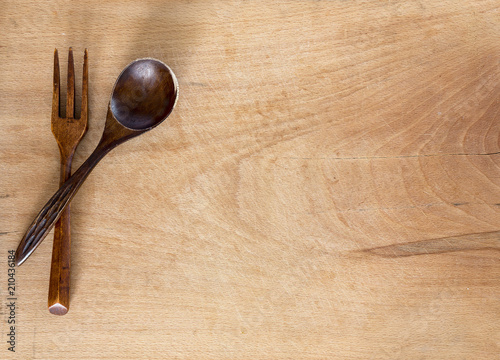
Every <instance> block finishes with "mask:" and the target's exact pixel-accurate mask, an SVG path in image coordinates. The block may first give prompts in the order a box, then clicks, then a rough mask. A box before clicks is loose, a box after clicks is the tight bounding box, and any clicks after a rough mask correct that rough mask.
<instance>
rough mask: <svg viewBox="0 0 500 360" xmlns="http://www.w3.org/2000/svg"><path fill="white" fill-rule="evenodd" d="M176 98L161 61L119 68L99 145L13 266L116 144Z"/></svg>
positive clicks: (155, 120) (43, 214) (164, 113)
mask: <svg viewBox="0 0 500 360" xmlns="http://www.w3.org/2000/svg"><path fill="white" fill-rule="evenodd" d="M177 97H178V83H177V79H176V77H175V75H174V73H173V72H172V70H170V68H169V67H168V66H167V65H165V64H164V63H162V62H161V61H158V60H155V59H139V60H136V61H134V62H132V63H130V64H129V65H128V66H127V67H126V68H125V69H124V70H123V71H122V73H121V74H120V76H119V77H118V79H117V80H116V83H115V86H114V88H113V92H112V95H111V101H110V103H109V106H108V114H107V116H106V125H105V127H104V132H103V134H102V137H101V140H100V141H99V144H98V145H97V147H96V149H95V150H94V152H93V153H92V154H91V155H90V156H89V158H88V159H87V160H86V161H85V162H84V163H83V164H82V165H81V166H80V168H79V169H78V170H77V171H76V172H75V173H74V174H73V175H72V176H71V177H70V178H69V179H68V180H67V181H66V182H65V183H64V184H63V185H62V186H61V187H60V188H59V190H57V192H56V193H55V194H54V195H53V196H52V198H51V199H50V200H49V201H48V202H47V204H45V206H44V207H43V208H42V210H41V211H40V212H39V213H38V215H37V216H36V218H35V220H34V221H33V222H32V224H31V225H30V227H29V228H28V231H27V232H26V234H25V235H24V237H23V239H22V240H21V242H20V244H19V246H18V248H17V251H16V265H18V266H19V265H21V264H22V263H23V262H24V261H25V260H26V259H27V258H28V257H29V256H30V255H31V253H32V252H33V251H34V250H35V249H36V248H37V247H38V245H40V243H41V242H42V240H43V239H44V238H45V236H47V234H48V233H49V231H50V230H51V229H52V227H53V226H54V224H55V222H56V221H57V219H58V218H59V216H60V215H61V212H62V211H63V210H64V208H65V207H66V206H67V205H68V204H69V202H70V201H71V199H72V198H73V197H74V196H75V194H76V192H77V191H78V189H79V188H80V186H81V185H82V184H83V182H84V181H85V179H86V178H87V176H89V174H90V172H91V171H92V169H93V168H94V167H95V166H96V165H97V164H98V163H99V161H100V160H101V159H102V158H103V157H104V156H105V155H106V154H107V153H108V152H109V151H111V150H112V149H113V148H115V147H116V146H118V145H120V144H121V143H123V142H125V141H127V140H128V139H131V138H133V137H136V136H139V135H141V134H142V133H144V132H146V131H148V130H151V129H152V128H154V127H155V126H157V125H159V124H160V123H161V122H162V121H163V120H165V119H166V118H167V117H168V116H169V115H170V113H171V112H172V110H173V109H174V106H175V103H176V101H177Z"/></svg>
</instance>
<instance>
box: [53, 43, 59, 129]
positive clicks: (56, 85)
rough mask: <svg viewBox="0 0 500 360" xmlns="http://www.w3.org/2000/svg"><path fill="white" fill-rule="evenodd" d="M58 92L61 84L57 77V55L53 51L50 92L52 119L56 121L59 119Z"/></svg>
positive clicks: (55, 51)
mask: <svg viewBox="0 0 500 360" xmlns="http://www.w3.org/2000/svg"><path fill="white" fill-rule="evenodd" d="M60 92H61V82H60V75H59V55H58V53H57V49H55V50H54V80H53V90H52V118H53V119H56V118H58V117H60V115H61V114H60V106H61V104H60Z"/></svg>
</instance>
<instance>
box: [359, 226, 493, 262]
mask: <svg viewBox="0 0 500 360" xmlns="http://www.w3.org/2000/svg"><path fill="white" fill-rule="evenodd" d="M471 250H495V251H500V231H493V232H484V233H473V234H465V235H460V236H450V237H444V238H437V239H428V240H420V241H415V242H407V243H401V244H394V245H388V246H381V247H375V248H370V249H364V250H361V251H356V252H363V253H366V254H370V255H376V256H381V257H385V258H398V257H407V256H416V255H430V254H443V253H450V252H457V251H471Z"/></svg>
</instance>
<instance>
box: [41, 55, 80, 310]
mask: <svg viewBox="0 0 500 360" xmlns="http://www.w3.org/2000/svg"><path fill="white" fill-rule="evenodd" d="M87 56H88V54H87V49H85V55H84V61H83V77H82V107H81V109H82V110H81V114H80V118H79V119H78V118H76V117H75V65H74V62H73V49H72V48H69V54H68V85H67V100H66V116H65V117H64V118H62V117H61V114H60V111H59V109H60V98H59V95H60V79H59V56H58V54H57V49H56V50H55V51H54V87H53V95H52V133H53V134H54V137H55V138H56V140H57V144H58V145H59V152H60V154H61V179H60V182H59V184H60V185H62V184H63V183H64V182H65V181H66V180H67V179H68V178H69V177H70V176H71V162H72V161H73V155H74V153H75V150H76V147H77V146H78V143H79V142H80V140H81V139H82V138H83V135H84V134H85V132H86V131H87V117H88V63H87ZM70 247H71V233H70V208H69V206H68V207H67V208H66V210H64V211H63V213H62V215H61V217H60V218H59V220H58V221H57V223H56V225H55V230H54V245H53V250H52V264H51V268H50V283H49V311H50V312H51V313H52V314H55V315H64V314H66V313H67V312H68V310H69V285H70V276H69V275H70V263H71V261H70V254H71V249H70Z"/></svg>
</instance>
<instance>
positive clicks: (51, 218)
mask: <svg viewBox="0 0 500 360" xmlns="http://www.w3.org/2000/svg"><path fill="white" fill-rule="evenodd" d="M145 131H147V130H141V131H137V130H131V129H128V128H126V127H124V126H122V125H120V124H119V123H118V121H117V120H116V119H115V118H114V116H113V113H112V111H111V107H108V115H107V117H106V124H105V126H104V132H103V134H102V138H101V141H99V144H98V145H97V147H96V148H95V150H94V152H93V153H92V154H91V155H90V156H89V158H88V159H87V160H85V162H84V163H83V164H82V165H81V166H80V167H79V168H78V170H76V171H75V173H74V174H73V175H72V176H71V177H70V178H69V179H68V180H67V181H66V182H65V183H64V184H63V185H61V187H60V188H59V190H57V191H56V193H55V194H54V195H53V196H52V197H51V198H50V200H49V201H48V202H47V203H46V204H45V206H44V207H43V208H42V210H40V212H39V213H38V215H37V216H36V218H35V220H33V222H32V223H31V225H30V226H29V228H28V231H26V234H25V235H24V237H23V238H22V240H21V242H20V243H19V246H18V247H17V250H16V265H18V266H19V265H21V264H22V263H23V262H24V261H25V260H26V259H27V258H28V257H29V256H30V255H31V253H32V252H33V251H35V249H36V248H37V247H38V245H40V243H41V242H42V240H43V239H45V237H46V236H47V235H48V233H49V232H50V230H51V229H52V228H53V227H54V224H55V223H56V221H57V220H58V219H59V217H60V216H61V212H62V211H63V210H64V208H65V207H66V206H67V205H68V204H69V202H70V201H71V199H73V197H74V196H75V195H76V192H77V191H78V189H80V186H82V184H83V182H84V181H85V179H86V178H87V176H89V174H90V172H91V171H92V170H93V169H94V167H95V166H96V165H97V164H98V163H99V161H100V160H101V159H102V158H103V157H104V156H105V155H106V154H107V153H108V152H110V151H111V150H112V149H114V148H115V147H116V146H118V145H120V144H121V143H123V142H124V141H126V140H128V139H131V138H133V137H135V136H137V135H139V134H141V133H143V132H145Z"/></svg>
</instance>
